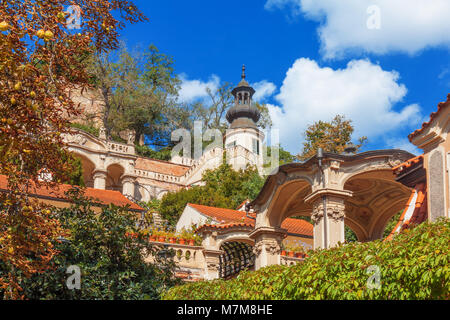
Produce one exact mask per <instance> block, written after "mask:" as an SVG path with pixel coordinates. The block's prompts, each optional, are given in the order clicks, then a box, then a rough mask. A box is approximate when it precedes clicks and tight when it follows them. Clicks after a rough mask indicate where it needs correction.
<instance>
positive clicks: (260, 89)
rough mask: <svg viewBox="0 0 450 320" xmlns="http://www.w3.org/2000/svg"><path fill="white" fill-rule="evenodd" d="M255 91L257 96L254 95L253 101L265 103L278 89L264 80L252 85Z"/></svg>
mask: <svg viewBox="0 0 450 320" xmlns="http://www.w3.org/2000/svg"><path fill="white" fill-rule="evenodd" d="M252 87H253V89H255V91H256V92H255V94H254V95H253V100H255V101H263V100H264V99H267V98H268V97H270V96H271V95H272V94H273V93H274V92H275V90H276V89H277V87H276V86H275V85H274V84H273V83H272V82H269V81H266V80H263V81H260V82H256V83H253V84H252Z"/></svg>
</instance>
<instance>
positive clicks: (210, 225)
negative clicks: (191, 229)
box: [196, 222, 255, 232]
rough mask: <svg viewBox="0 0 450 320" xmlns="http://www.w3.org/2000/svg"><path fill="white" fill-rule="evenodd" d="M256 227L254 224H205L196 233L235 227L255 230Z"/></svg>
mask: <svg viewBox="0 0 450 320" xmlns="http://www.w3.org/2000/svg"><path fill="white" fill-rule="evenodd" d="M254 226H255V224H254V223H248V222H235V223H225V224H204V225H202V226H201V227H199V228H198V229H197V230H196V232H198V231H200V230H202V229H208V228H212V229H229V228H234V227H250V228H253V227H254Z"/></svg>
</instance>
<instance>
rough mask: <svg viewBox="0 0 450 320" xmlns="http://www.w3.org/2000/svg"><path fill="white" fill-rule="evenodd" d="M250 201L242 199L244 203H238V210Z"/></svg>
mask: <svg viewBox="0 0 450 320" xmlns="http://www.w3.org/2000/svg"><path fill="white" fill-rule="evenodd" d="M247 202H250V200H249V199H245V200H244V201H242V203H241V204H240V205H238V207H237V208H236V210H239V209H242V207H243V206H244V205H245V204H246V203H247Z"/></svg>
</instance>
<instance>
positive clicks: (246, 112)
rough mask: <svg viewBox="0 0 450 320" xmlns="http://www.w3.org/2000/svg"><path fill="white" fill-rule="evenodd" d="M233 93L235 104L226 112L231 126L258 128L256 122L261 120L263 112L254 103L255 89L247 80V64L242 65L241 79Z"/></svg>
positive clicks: (232, 127)
mask: <svg viewBox="0 0 450 320" xmlns="http://www.w3.org/2000/svg"><path fill="white" fill-rule="evenodd" d="M231 93H232V94H233V96H234V98H235V104H234V106H233V107H231V108H230V109H228V112H227V114H226V118H227V120H228V122H229V123H230V124H231V125H230V128H231V129H234V128H257V126H256V123H257V122H258V121H259V118H260V117H261V113H260V111H259V110H258V109H257V108H256V107H255V106H254V105H253V104H252V97H253V94H254V93H255V89H253V88H252V87H251V86H250V85H249V84H248V82H247V80H245V66H242V76H241V81H240V82H239V84H238V85H237V87H236V88H234V89H233V90H232V91H231Z"/></svg>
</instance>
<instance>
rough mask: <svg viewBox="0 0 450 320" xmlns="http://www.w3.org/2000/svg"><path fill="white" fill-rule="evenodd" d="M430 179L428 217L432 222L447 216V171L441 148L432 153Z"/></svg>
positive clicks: (429, 161) (428, 172) (429, 169)
mask: <svg viewBox="0 0 450 320" xmlns="http://www.w3.org/2000/svg"><path fill="white" fill-rule="evenodd" d="M427 180H428V189H429V190H428V191H429V192H428V202H429V204H428V207H429V212H428V219H429V220H430V221H431V222H434V221H436V220H437V219H438V218H440V217H445V172H444V159H443V154H442V152H441V150H435V151H432V152H431V153H430V156H429V160H428V168H427Z"/></svg>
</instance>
